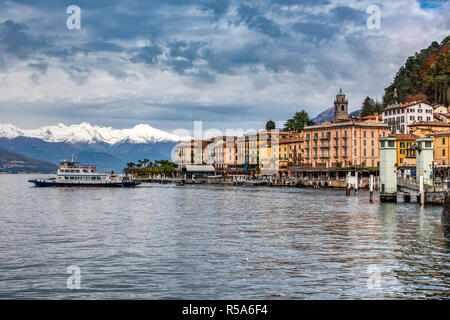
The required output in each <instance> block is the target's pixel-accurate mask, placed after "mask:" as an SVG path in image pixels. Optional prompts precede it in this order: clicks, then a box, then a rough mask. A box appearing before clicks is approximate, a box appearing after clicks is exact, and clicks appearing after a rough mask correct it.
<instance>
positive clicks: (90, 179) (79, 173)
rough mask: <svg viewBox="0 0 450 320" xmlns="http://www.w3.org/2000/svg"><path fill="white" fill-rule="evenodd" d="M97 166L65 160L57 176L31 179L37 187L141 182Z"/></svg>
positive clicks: (59, 167) (109, 185) (96, 185)
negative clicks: (100, 169) (107, 171)
mask: <svg viewBox="0 0 450 320" xmlns="http://www.w3.org/2000/svg"><path fill="white" fill-rule="evenodd" d="M96 169H97V168H96V167H93V166H82V165H80V163H79V162H77V161H73V159H72V161H66V160H63V161H61V162H60V164H59V166H58V172H57V174H56V177H52V178H41V179H30V180H28V182H31V183H34V185H35V186H37V187H122V188H123V187H134V186H137V185H139V184H141V183H140V182H139V181H137V180H134V179H128V178H124V177H121V176H120V175H118V174H116V173H114V172H111V173H100V172H96Z"/></svg>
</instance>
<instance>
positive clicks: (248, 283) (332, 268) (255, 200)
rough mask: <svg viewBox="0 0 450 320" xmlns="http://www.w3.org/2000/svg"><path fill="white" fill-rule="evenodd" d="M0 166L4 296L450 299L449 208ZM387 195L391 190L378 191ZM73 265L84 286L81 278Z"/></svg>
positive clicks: (0, 294) (0, 287)
mask: <svg viewBox="0 0 450 320" xmlns="http://www.w3.org/2000/svg"><path fill="white" fill-rule="evenodd" d="M30 177H31V176H27V175H0V298H2V299H8V298H9V299H18V298H25V299H37V298H45V299H47V298H48V299H80V298H88V299H97V298H102V299H119V298H120V299H354V298H356V299H359V298H364V299H380V298H387V299H398V298H444V299H445V298H448V297H449V294H450V230H449V229H448V228H446V227H445V226H444V225H443V223H442V221H441V216H442V208H441V207H433V206H427V207H425V208H421V207H420V206H419V205H417V204H416V203H410V204H397V205H396V204H380V203H378V202H376V203H373V204H370V203H369V201H368V200H369V196H368V193H367V192H364V191H362V192H359V194H358V195H357V196H353V195H352V196H350V197H346V196H345V191H344V190H317V189H296V188H266V187H255V188H253V187H220V186H181V187H177V186H175V185H159V184H144V185H141V186H139V187H137V188H132V189H100V188H87V189H82V188H36V187H33V186H32V185H31V184H30V183H28V182H27V179H28V178H30ZM375 198H376V199H377V198H378V197H375ZM69 266H77V267H79V270H80V275H81V277H80V289H68V287H67V279H68V277H70V276H71V274H69V273H67V268H68V267H69Z"/></svg>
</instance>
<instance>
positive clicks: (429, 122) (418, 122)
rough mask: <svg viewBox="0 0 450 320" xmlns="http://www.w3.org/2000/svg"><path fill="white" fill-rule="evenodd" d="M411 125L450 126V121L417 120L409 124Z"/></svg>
mask: <svg viewBox="0 0 450 320" xmlns="http://www.w3.org/2000/svg"><path fill="white" fill-rule="evenodd" d="M408 126H409V127H418V126H429V127H450V123H445V122H438V121H416V122H413V123H411V124H410V125H408Z"/></svg>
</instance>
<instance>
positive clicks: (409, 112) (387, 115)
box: [382, 101, 434, 133]
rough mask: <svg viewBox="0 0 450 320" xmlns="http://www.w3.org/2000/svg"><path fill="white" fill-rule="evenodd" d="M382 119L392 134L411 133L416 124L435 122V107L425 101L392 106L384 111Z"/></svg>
mask: <svg viewBox="0 0 450 320" xmlns="http://www.w3.org/2000/svg"><path fill="white" fill-rule="evenodd" d="M382 117H383V122H384V123H385V124H387V125H388V126H389V132H390V133H411V132H410V126H411V124H413V123H414V122H416V121H430V122H432V121H433V120H434V117H433V107H432V106H431V105H430V104H428V103H427V102H424V101H415V102H411V103H405V104H394V105H390V106H388V107H387V108H386V109H384V110H383V112H382Z"/></svg>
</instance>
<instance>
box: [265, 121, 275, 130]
mask: <svg viewBox="0 0 450 320" xmlns="http://www.w3.org/2000/svg"><path fill="white" fill-rule="evenodd" d="M274 129H275V122H273V121H272V120H269V121H267V122H266V130H267V131H270V130H274Z"/></svg>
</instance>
